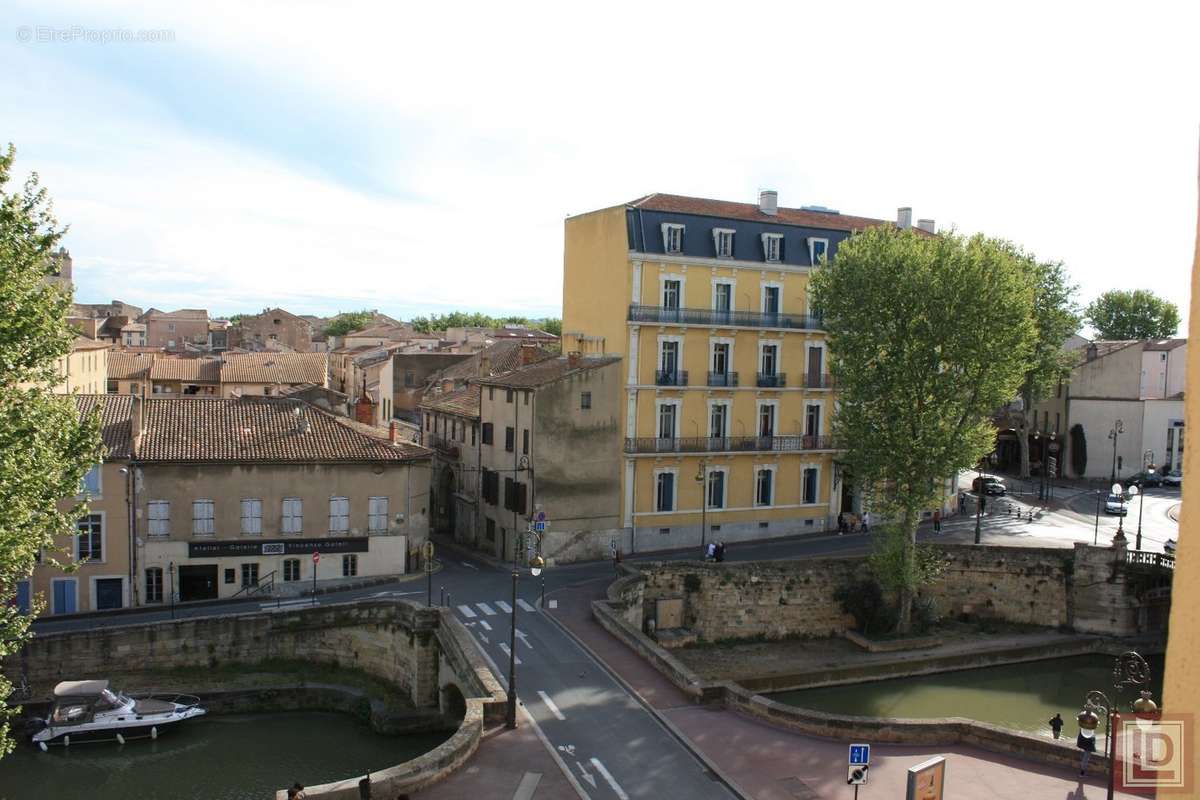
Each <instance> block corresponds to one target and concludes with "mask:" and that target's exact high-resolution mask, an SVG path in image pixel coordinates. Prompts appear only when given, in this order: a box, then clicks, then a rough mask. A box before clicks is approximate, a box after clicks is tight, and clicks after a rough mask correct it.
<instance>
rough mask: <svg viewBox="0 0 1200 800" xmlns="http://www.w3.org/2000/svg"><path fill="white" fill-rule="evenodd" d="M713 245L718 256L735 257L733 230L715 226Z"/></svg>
mask: <svg viewBox="0 0 1200 800" xmlns="http://www.w3.org/2000/svg"><path fill="white" fill-rule="evenodd" d="M713 247H714V248H715V249H716V251H717V258H733V231H732V230H731V229H729V228H713Z"/></svg>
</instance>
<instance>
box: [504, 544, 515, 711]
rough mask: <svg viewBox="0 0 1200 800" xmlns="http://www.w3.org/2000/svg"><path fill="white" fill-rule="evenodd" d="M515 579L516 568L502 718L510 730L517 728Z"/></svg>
mask: <svg viewBox="0 0 1200 800" xmlns="http://www.w3.org/2000/svg"><path fill="white" fill-rule="evenodd" d="M517 577H518V573H517V570H516V568H515V567H514V568H513V571H512V606H511V607H512V612H511V613H510V619H511V620H512V624H511V625H510V626H509V631H508V709H507V711H506V713H505V716H504V727H506V728H508V729H509V730H512V729H513V728H515V727H517Z"/></svg>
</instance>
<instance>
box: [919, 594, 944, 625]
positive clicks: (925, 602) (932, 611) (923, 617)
mask: <svg viewBox="0 0 1200 800" xmlns="http://www.w3.org/2000/svg"><path fill="white" fill-rule="evenodd" d="M941 619H942V616H941V614H939V613H938V607H937V602H936V601H935V600H934V599H933V598H932V597H926V596H924V595H921V596H919V597H916V598H915V599H914V600H913V624H912V629H913V633H918V634H922V633H929V631H931V630H933V629H934V628H935V627H937V624H938V623H939V622H941Z"/></svg>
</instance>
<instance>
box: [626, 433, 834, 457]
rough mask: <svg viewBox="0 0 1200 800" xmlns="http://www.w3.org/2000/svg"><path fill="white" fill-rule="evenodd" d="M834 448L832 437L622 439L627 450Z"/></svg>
mask: <svg viewBox="0 0 1200 800" xmlns="http://www.w3.org/2000/svg"><path fill="white" fill-rule="evenodd" d="M833 449H835V445H834V440H833V437H832V436H689V437H673V438H656V437H653V436H642V437H637V438H627V439H626V440H625V452H626V453H741V452H745V453H751V452H753V453H762V452H799V451H802V450H833Z"/></svg>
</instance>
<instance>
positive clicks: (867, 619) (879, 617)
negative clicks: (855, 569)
mask: <svg viewBox="0 0 1200 800" xmlns="http://www.w3.org/2000/svg"><path fill="white" fill-rule="evenodd" d="M833 597H834V599H835V600H837V601H838V602H839V603H841V605H842V610H843V611H845V612H846V613H847V614H850V615H851V616H853V617H854V621H855V624H856V626H857V628H858V630H859V631H860V632H861V633H864V634H866V633H870V632H871V631H872V630H875V631H886V630H890V629H891V628H892V627H893V626H894V625H895V624H896V610H895V609H894V608H892V606H891V605H890V604H889V603H888V602H887V600H886V599H885V598H884V595H883V588H882V587H881V586H880V585H879V582H878V581H876V580H874V579H871V578H864V579H860V580H857V581H853V582H851V583H846V584H843V585H842V586H839V587H838V589H837V590H836V591H835V592H834V593H833Z"/></svg>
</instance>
